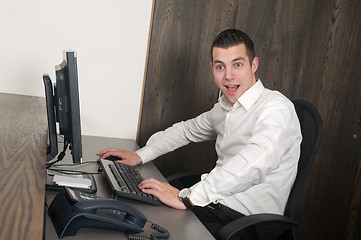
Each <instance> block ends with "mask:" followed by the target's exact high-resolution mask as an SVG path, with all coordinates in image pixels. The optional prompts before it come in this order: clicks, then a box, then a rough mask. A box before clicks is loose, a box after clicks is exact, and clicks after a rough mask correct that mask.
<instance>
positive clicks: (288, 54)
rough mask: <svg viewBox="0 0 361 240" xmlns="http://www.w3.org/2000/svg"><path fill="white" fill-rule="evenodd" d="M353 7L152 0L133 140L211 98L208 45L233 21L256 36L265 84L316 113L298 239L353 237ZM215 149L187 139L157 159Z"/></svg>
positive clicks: (356, 188) (199, 168) (358, 62)
mask: <svg viewBox="0 0 361 240" xmlns="http://www.w3.org/2000/svg"><path fill="white" fill-rule="evenodd" d="M360 12H361V1H359V0H346V1H339V0H331V1H315V0H303V1H301V0H292V1H282V0H270V1H263V0H246V1H222V0H215V1H185V0H178V1H175V0H174V1H155V7H154V19H153V28H152V38H151V43H150V44H151V45H150V49H149V55H148V56H149V59H148V68H147V72H146V82H145V92H144V102H143V110H142V120H141V124H140V133H139V144H140V145H141V146H143V145H144V144H145V142H146V140H147V139H148V138H149V136H151V135H152V134H153V133H154V132H156V131H159V130H163V129H165V128H166V127H169V126H171V125H172V124H173V123H175V122H178V121H181V120H186V119H188V118H191V117H194V116H196V115H198V114H200V113H201V112H203V111H206V110H207V109H210V108H211V107H212V106H213V104H214V103H215V101H216V100H217V92H218V91H217V89H216V86H215V85H214V84H213V80H212V79H213V78H212V75H211V74H212V73H211V71H210V70H209V47H210V44H211V41H212V39H213V38H214V36H215V35H216V34H218V33H219V32H220V31H222V30H224V29H226V28H229V27H236V28H239V29H241V30H243V31H245V32H247V33H248V34H249V35H250V37H251V38H252V39H253V40H254V42H255V45H256V54H257V56H258V57H259V59H260V63H259V69H258V71H257V73H256V75H257V76H258V77H259V78H261V79H262V81H263V83H264V84H265V86H266V87H268V88H270V89H275V90H278V91H280V92H282V93H283V94H285V95H286V96H287V97H289V98H291V99H304V100H307V101H309V102H311V103H312V104H314V105H315V106H316V107H317V108H318V110H319V111H320V114H321V116H322V119H323V124H324V134H323V140H322V143H321V147H320V149H319V152H318V155H317V158H316V159H315V162H314V165H313V168H312V170H311V173H310V176H309V178H308V181H307V183H306V187H305V190H304V196H303V197H304V211H303V222H302V226H301V233H300V239H304V240H313V239H315V240H316V239H335V240H336V239H337V240H339V239H356V240H357V239H360V221H361V220H360V219H361V211H360V209H361V208H360V205H361V198H360V195H359V193H360V191H361V185H360V183H359V181H360V180H359V179H360V170H359V169H360V158H361V157H360V150H361V124H360V123H359V120H360V118H361V107H360V106H361V94H360V93H361V79H360V76H361V68H360V66H361V58H360V54H361V41H360V39H361V27H360V26H361V17H360V16H359V15H360V14H359V13H360ZM207 65H208V66H207ZM357 136H358V137H357ZM213 149H214V146H213V143H209V144H208V143H205V144H201V145H200V144H195V145H193V144H192V145H189V146H186V147H184V148H182V149H180V150H177V151H175V152H173V153H171V154H168V155H166V156H164V157H162V158H159V159H157V160H156V165H157V167H159V168H160V170H161V171H162V173H163V174H164V175H169V174H172V173H174V172H180V171H184V170H193V171H195V172H205V171H209V169H211V168H212V167H213V165H214V160H215V158H216V156H215V154H214V152H212V151H213ZM172 160H173V161H172Z"/></svg>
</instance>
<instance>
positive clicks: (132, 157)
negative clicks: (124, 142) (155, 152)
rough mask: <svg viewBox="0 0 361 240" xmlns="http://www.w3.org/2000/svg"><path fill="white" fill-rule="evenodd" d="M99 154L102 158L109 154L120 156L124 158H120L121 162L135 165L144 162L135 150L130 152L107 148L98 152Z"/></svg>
mask: <svg viewBox="0 0 361 240" xmlns="http://www.w3.org/2000/svg"><path fill="white" fill-rule="evenodd" d="M97 155H98V156H99V157H100V158H107V157H109V156H116V157H120V158H121V159H122V160H119V161H120V162H122V163H124V164H127V165H129V166H133V167H134V166H137V165H139V164H141V163H142V159H141V158H140V157H139V155H138V154H136V153H134V152H128V151H125V150H122V149H116V148H107V149H104V150H102V151H100V152H99V153H97Z"/></svg>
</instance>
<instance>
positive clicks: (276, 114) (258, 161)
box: [137, 80, 302, 215]
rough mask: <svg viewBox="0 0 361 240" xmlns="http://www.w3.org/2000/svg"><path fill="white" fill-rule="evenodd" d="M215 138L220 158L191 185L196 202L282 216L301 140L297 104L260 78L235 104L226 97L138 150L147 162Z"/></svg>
mask: <svg viewBox="0 0 361 240" xmlns="http://www.w3.org/2000/svg"><path fill="white" fill-rule="evenodd" d="M212 139H216V144H215V148H216V152H217V155H218V160H217V162H216V166H215V167H214V168H213V170H212V171H211V172H210V173H207V174H203V175H202V177H201V181H200V182H198V183H197V184H195V185H194V186H192V187H191V188H190V189H191V196H190V200H191V201H192V203H193V204H194V205H197V206H206V205H207V204H209V203H211V202H216V203H217V202H219V203H221V204H223V205H225V206H228V207H230V208H232V209H234V210H236V211H239V212H241V213H243V214H245V215H249V214H256V213H278V214H283V212H284V208H285V205H286V202H287V198H288V195H289V193H290V189H291V187H292V185H293V182H294V179H295V177H296V173H297V163H298V159H299V155H300V143H301V140H302V136H301V130H300V125H299V121H298V117H297V115H296V112H295V109H294V106H293V104H292V102H291V101H289V100H288V99H287V98H286V97H285V96H283V95H282V94H281V93H279V92H277V91H271V90H269V89H266V88H265V87H264V86H263V84H262V82H261V81H260V80H258V81H257V82H256V83H255V84H254V85H253V86H252V87H251V88H249V89H248V90H247V91H246V92H245V93H244V94H243V95H242V96H241V97H240V98H239V99H238V101H237V102H236V103H235V104H234V105H233V107H230V106H228V105H227V104H226V102H225V99H224V97H222V98H220V101H219V102H218V103H216V104H215V105H214V107H213V108H212V109H211V110H210V111H208V112H205V113H203V114H201V115H199V116H198V117H196V118H193V119H190V120H187V121H185V122H180V123H176V124H174V125H173V126H172V127H170V128H168V129H166V130H165V131H161V132H157V133H155V134H154V135H152V136H151V137H150V138H149V140H148V142H147V144H146V146H145V147H143V148H141V149H139V150H138V151H137V153H138V155H139V156H140V157H141V159H142V161H143V163H146V162H148V161H151V160H153V159H155V158H157V157H159V156H161V155H163V154H165V153H167V152H170V151H173V150H175V149H177V148H179V147H181V146H184V145H187V144H189V143H190V142H200V141H206V140H212ZM195 161H196V159H195Z"/></svg>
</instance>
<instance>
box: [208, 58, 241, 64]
mask: <svg viewBox="0 0 361 240" xmlns="http://www.w3.org/2000/svg"><path fill="white" fill-rule="evenodd" d="M237 61H246V59H245V58H244V57H237V58H235V59H233V60H232V62H237ZM218 63H219V64H224V62H222V61H221V60H214V64H218Z"/></svg>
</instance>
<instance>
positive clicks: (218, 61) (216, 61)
mask: <svg viewBox="0 0 361 240" xmlns="http://www.w3.org/2000/svg"><path fill="white" fill-rule="evenodd" d="M214 63H220V64H224V62H222V61H220V60H214Z"/></svg>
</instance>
